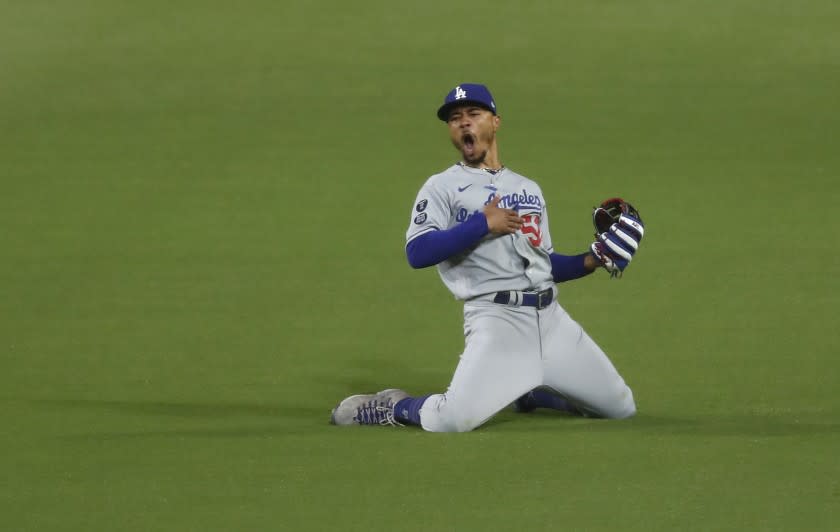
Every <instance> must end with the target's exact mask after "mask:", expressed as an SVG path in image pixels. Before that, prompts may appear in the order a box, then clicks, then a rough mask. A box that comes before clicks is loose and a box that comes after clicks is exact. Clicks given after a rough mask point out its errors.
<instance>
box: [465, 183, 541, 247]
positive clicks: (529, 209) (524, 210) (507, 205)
mask: <svg viewBox="0 0 840 532" xmlns="http://www.w3.org/2000/svg"><path fill="white" fill-rule="evenodd" d="M496 195H497V194H496V192H495V191H493V192H492V193H490V194H489V195H488V196H487V199H486V200H485V201H484V205H489V204H490V203H491V202H492V201H493V200H494V199H495V197H496ZM499 207H500V208H502V209H514V210H515V211H517V212H519V215H520V216H521V217H522V220H523V223H522V229H520V231H521V232H522V234H523V235H525V236H526V237H528V242H530V243H531V245H532V246H534V247H539V246H540V244H542V232H541V231H540V212H542V199H540V197H539V196H537V195H536V194H530V193H528V191H527V190H525V189H524V188H523V189H522V192H521V193H519V192H514V193H511V194H504V195H502V196H501V199H500V200H499ZM479 212H480V211H479V210H478V209H476V210H474V211H473V212H469V211H468V210H467V209H466V208H464V207H461V208H459V209H458V211H457V212H456V213H455V221H456V222H457V223H464V222H466V221H467V220H469V219H470V218H472V217H473V216H475V215H476V214H478V213H479Z"/></svg>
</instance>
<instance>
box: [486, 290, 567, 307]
mask: <svg viewBox="0 0 840 532" xmlns="http://www.w3.org/2000/svg"><path fill="white" fill-rule="evenodd" d="M552 301H554V289H553V288H546V289H545V290H543V291H542V292H520V291H518V290H505V291H504V292H497V293H496V297H494V298H493V303H499V304H500V305H510V306H512V307H537V310H542V309H544V308H545V307H547V306H549V305H550V304H551V302H552Z"/></svg>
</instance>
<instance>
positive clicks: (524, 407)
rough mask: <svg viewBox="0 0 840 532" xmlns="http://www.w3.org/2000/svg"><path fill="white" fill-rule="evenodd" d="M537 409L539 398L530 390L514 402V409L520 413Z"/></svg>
mask: <svg viewBox="0 0 840 532" xmlns="http://www.w3.org/2000/svg"><path fill="white" fill-rule="evenodd" d="M536 409H537V400H536V399H535V398H534V392H533V391H530V392H528V393H526V394H525V395H523V396H522V397H520V398H519V399H517V400H516V401H514V402H513V411H514V412H519V413H520V414H527V413H528V412H533V411H534V410H536Z"/></svg>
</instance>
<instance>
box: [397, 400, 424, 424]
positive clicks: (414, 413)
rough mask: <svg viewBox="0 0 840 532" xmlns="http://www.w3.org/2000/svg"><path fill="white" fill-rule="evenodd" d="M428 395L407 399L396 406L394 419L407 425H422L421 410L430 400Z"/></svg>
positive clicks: (398, 402)
mask: <svg viewBox="0 0 840 532" xmlns="http://www.w3.org/2000/svg"><path fill="white" fill-rule="evenodd" d="M428 398H429V396H428V395H422V396H420V397H406V398H405V399H401V400H399V401H397V404H395V405H394V419H396V420H397V421H399V422H400V423H403V424H406V425H417V426H418V427H419V426H421V425H420V408H421V407H422V406H423V403H425V402H426V399H428Z"/></svg>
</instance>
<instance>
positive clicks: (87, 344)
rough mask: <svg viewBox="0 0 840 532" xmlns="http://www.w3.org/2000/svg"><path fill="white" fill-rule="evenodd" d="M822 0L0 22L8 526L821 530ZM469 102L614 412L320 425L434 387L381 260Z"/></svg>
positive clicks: (824, 474) (434, 370)
mask: <svg viewBox="0 0 840 532" xmlns="http://www.w3.org/2000/svg"><path fill="white" fill-rule="evenodd" d="M838 27H840V4H838V3H837V2H836V1H834V0H813V1H808V0H804V1H801V2H796V3H792V2H781V1H778V0H769V1H760V0H732V1H722V0H710V1H705V2H701V1H697V0H695V1H692V0H677V1H672V2H665V1H655V0H640V1H638V2H619V1H614V0H606V1H593V2H569V1H557V2H550V1H524V2H520V3H514V2H510V3H508V2H500V1H496V2H489V3H486V4H475V3H470V4H461V3H452V2H442V1H438V0H429V1H426V2H422V3H417V5H408V4H406V5H401V4H399V3H393V2H384V1H381V0H376V1H368V2H357V3H347V2H338V1H322V2H269V1H265V0H263V1H254V2H242V3H230V2H218V1H209V2H199V1H186V0H185V1H176V2H163V1H151V0H149V1H145V2H125V1H119V0H118V1H116V2H106V1H103V0H80V1H78V2H45V1H41V0H38V1H26V2H25V1H22V0H6V1H3V2H1V3H0V123H2V128H0V177H2V194H0V419H2V430H0V432H2V435H0V470H1V471H2V482H0V529H2V530H8V531H41V530H74V531H75V530H78V531H210V530H213V531H216V530H218V531H263V530H266V531H268V530H283V531H305V530H306V531H308V530H313V531H316V530H317V531H322V530H341V531H372V530H376V531H379V530H389V531H390V530H399V531H450V530H451V531H456V530H457V531H472V530H480V531H528V532H531V531H537V530H540V531H542V530H610V531H615V530H638V531H650V530H796V531H799V530H837V529H838V527H840V524H838V523H840V480H838V479H839V478H840V459H838V449H840V395H839V394H838V389H840V371H838V358H837V357H838V355H839V354H840V334H839V333H838V325H837V324H838V318H837V315H838V308H840V296H839V295H838V293H839V292H840V283H838V280H837V279H838V275H840V253H838V242H840V239H838V233H840V222H838V216H837V213H836V211H837V209H836V205H837V204H838V203H840V183H838V178H840V149H838V146H839V145H838V135H840V96H839V95H840V33H838V30H837V29H838ZM465 81H466V82H469V81H473V82H485V83H487V84H488V85H489V86H490V87H491V89H492V90H493V92H494V95H495V96H496V100H497V102H498V105H499V109H500V114H501V115H502V117H503V127H502V130H501V131H500V148H501V152H500V153H501V156H502V160H503V162H504V163H505V164H506V165H507V166H509V167H511V168H513V169H514V170H516V171H519V172H521V173H523V174H525V175H528V176H531V177H533V178H534V179H536V180H537V181H538V182H540V184H541V185H542V188H543V190H544V191H545V194H546V198H547V201H548V204H549V208H550V211H551V224H552V236H553V240H554V243H555V247H556V248H557V249H558V251H560V252H566V253H577V252H581V251H583V250H584V249H586V246H587V245H588V243H589V239H590V237H591V225H590V219H589V216H590V209H591V207H592V206H593V205H594V204H595V203H597V202H598V201H600V200H601V199H604V198H605V197H608V196H612V195H622V196H624V197H626V198H627V199H630V200H631V201H632V202H633V203H635V204H636V206H637V207H639V209H640V210H641V211H642V214H643V215H644V217H645V222H646V225H647V230H648V232H647V235H646V238H645V242H644V244H643V246H642V250H641V251H640V253H639V255H638V256H637V259H636V260H635V261H634V263H633V265H632V266H631V268H630V269H629V270H628V271H627V274H626V275H625V278H624V279H623V280H621V281H620V282H611V281H609V280H608V278H607V275H606V274H604V273H603V272H601V273H600V274H599V275H595V276H591V277H588V278H586V279H583V280H580V281H577V282H574V283H568V284H567V285H563V286H561V295H560V300H561V303H562V304H563V305H564V306H565V307H566V308H567V309H568V310H569V311H570V313H571V314H572V315H573V316H574V317H575V318H576V319H577V320H578V321H579V322H581V323H582V324H583V326H584V327H585V328H586V329H587V331H588V332H589V333H590V334H591V335H592V336H593V338H595V339H596V341H598V342H599V343H600V344H601V345H602V347H603V348H604V349H605V351H607V353H608V354H609V355H610V357H611V358H612V360H613V361H614V362H615V364H616V366H618V368H619V370H620V371H621V372H622V374H623V375H624V377H625V379H626V380H627V381H628V383H629V384H630V385H631V387H632V388H633V390H634V393H635V396H636V400H637V404H638V408H639V413H638V416H637V417H635V418H634V419H631V420H627V421H619V422H610V421H600V420H584V419H573V418H567V417H563V416H559V415H553V414H551V413H548V412H545V413H537V414H534V415H528V416H522V415H519V416H517V415H515V414H513V413H510V412H504V413H502V414H500V415H499V416H498V417H496V418H494V419H493V420H492V421H491V422H490V423H489V424H487V425H485V426H484V427H482V428H481V429H479V430H477V431H475V432H472V433H467V434H430V433H424V432H422V431H421V430H418V429H415V428H408V429H379V428H369V427H359V428H337V427H333V426H330V425H329V424H328V418H329V412H330V409H331V408H332V407H333V406H334V404H335V403H336V402H337V401H339V400H340V399H341V398H343V397H344V396H346V395H349V394H352V393H359V392H364V391H376V390H379V389H382V388H387V387H393V386H398V387H402V388H405V389H407V390H409V391H410V392H414V393H431V392H436V391H442V390H443V389H445V387H446V385H447V383H448V382H449V378H450V376H451V373H452V371H453V369H454V367H455V364H456V362H457V356H458V354H459V353H460V349H461V347H462V345H463V338H462V331H461V308H460V305H459V304H458V303H457V302H456V301H454V300H453V299H452V298H451V296H450V295H449V294H448V292H447V291H446V290H445V289H444V287H443V286H442V284H441V283H440V280H439V279H438V276H437V273H436V272H435V271H434V270H433V269H428V270H422V271H414V270H412V269H411V268H410V267H409V266H408V265H407V264H406V262H405V258H404V255H403V242H404V234H405V230H406V228H407V225H408V221H409V211H410V209H411V207H412V202H413V200H414V196H415V194H416V191H417V190H418V188H419V187H420V185H421V184H422V183H423V181H424V180H425V179H426V178H427V177H428V176H429V175H431V174H433V173H436V172H438V171H440V170H441V169H443V168H445V167H446V166H448V165H450V164H451V163H453V162H454V161H455V160H456V155H457V154H456V153H455V152H454V151H453V150H452V148H451V146H450V145H449V142H448V139H447V136H446V132H445V129H444V127H443V126H442V124H441V123H440V122H439V121H438V120H437V119H436V118H435V116H434V112H435V110H436V108H437V106H438V105H439V103H440V101H441V100H442V98H443V96H444V94H445V93H446V91H447V90H449V89H450V88H451V87H452V86H453V85H454V84H456V83H459V82H465Z"/></svg>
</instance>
